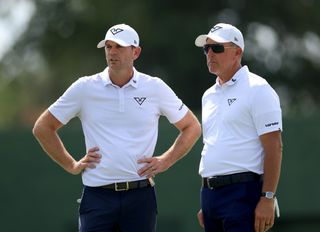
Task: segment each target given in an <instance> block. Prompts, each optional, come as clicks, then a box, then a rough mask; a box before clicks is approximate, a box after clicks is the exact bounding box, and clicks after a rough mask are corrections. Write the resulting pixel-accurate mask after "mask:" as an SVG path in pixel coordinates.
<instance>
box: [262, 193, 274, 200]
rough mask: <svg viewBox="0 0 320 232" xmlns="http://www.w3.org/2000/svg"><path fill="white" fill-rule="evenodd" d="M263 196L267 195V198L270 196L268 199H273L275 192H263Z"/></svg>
mask: <svg viewBox="0 0 320 232" xmlns="http://www.w3.org/2000/svg"><path fill="white" fill-rule="evenodd" d="M262 196H263V197H266V198H268V199H273V197H274V193H273V192H263V193H262Z"/></svg>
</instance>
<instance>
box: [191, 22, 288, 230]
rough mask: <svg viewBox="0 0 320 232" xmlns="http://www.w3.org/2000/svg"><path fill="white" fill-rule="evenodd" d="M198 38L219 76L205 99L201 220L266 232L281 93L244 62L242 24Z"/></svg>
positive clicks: (272, 204) (208, 225) (275, 177)
mask: <svg viewBox="0 0 320 232" xmlns="http://www.w3.org/2000/svg"><path fill="white" fill-rule="evenodd" d="M195 44H196V46H198V47H202V48H203V50H204V53H205V55H206V58H207V66H208V69H209V72H210V73H212V74H214V75H216V76H217V78H216V83H215V84H214V85H213V86H212V87H210V88H209V89H208V90H207V91H206V92H205V93H204V95H203V98H202V126H203V143H204V147H203V150H202V153H201V161H200V167H199V173H200V175H201V176H202V188H201V210H200V211H199V213H198V219H199V223H200V225H201V226H203V227H204V228H205V231H207V232H208V231H210V232H213V231H214V232H218V231H219V232H220V231H221V232H222V231H225V232H251V231H256V232H262V231H267V230H269V229H270V228H271V227H272V226H273V224H274V219H275V209H276V208H277V201H276V198H275V192H276V189H277V185H278V181H279V177H280V168H281V159H282V141H281V131H282V116H281V108H280V101H279V97H278V95H277V93H276V92H275V91H274V90H273V89H272V87H271V86H270V85H269V84H268V82H267V81H266V80H265V79H263V78H262V77H260V76H258V75H256V74H254V73H252V72H250V71H249V69H248V67H247V66H242V65H241V58H242V55H243V52H244V40H243V36H242V33H241V32H240V31H239V30H238V29H237V28H236V27H234V26H232V25H230V24H225V23H219V24H217V25H215V26H214V27H213V28H212V29H211V30H210V31H209V33H208V34H206V35H200V36H198V37H197V38H196V40H195Z"/></svg>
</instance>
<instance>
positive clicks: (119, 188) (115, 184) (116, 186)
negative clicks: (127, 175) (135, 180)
mask: <svg viewBox="0 0 320 232" xmlns="http://www.w3.org/2000/svg"><path fill="white" fill-rule="evenodd" d="M118 184H119V183H114V187H115V188H114V190H115V191H117V192H119V191H127V190H129V182H125V184H126V186H125V187H124V188H121V187H119V186H118Z"/></svg>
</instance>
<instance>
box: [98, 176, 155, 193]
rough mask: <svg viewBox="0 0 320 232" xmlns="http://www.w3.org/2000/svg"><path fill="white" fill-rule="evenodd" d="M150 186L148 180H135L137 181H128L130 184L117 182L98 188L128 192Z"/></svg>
mask: <svg viewBox="0 0 320 232" xmlns="http://www.w3.org/2000/svg"><path fill="white" fill-rule="evenodd" d="M149 186H152V185H151V183H150V181H149V180H148V179H145V180H137V181H130V182H119V183H114V184H108V185H103V186H100V187H101V188H104V189H110V190H114V191H128V190H131V189H137V188H145V187H149Z"/></svg>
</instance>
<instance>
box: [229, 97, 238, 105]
mask: <svg viewBox="0 0 320 232" xmlns="http://www.w3.org/2000/svg"><path fill="white" fill-rule="evenodd" d="M236 100H237V98H229V99H228V104H229V106H231V104H232V103H234V102H235V101H236Z"/></svg>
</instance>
